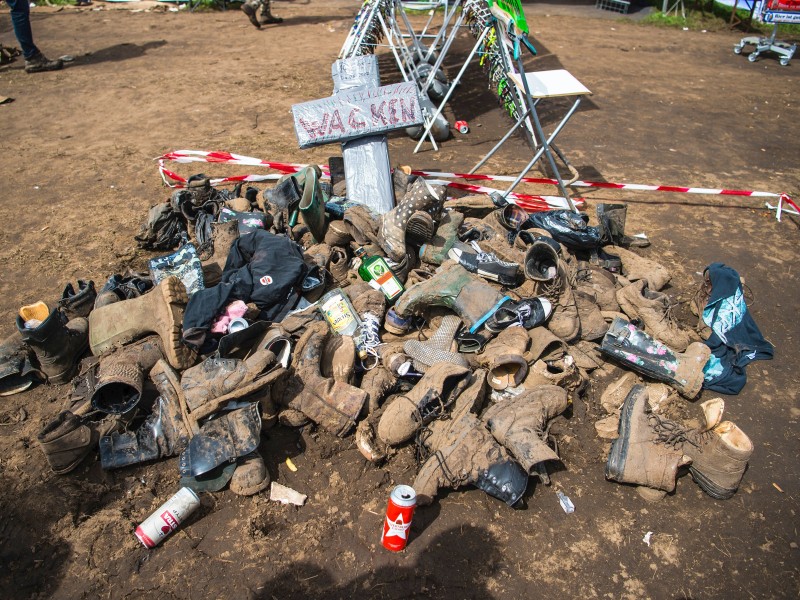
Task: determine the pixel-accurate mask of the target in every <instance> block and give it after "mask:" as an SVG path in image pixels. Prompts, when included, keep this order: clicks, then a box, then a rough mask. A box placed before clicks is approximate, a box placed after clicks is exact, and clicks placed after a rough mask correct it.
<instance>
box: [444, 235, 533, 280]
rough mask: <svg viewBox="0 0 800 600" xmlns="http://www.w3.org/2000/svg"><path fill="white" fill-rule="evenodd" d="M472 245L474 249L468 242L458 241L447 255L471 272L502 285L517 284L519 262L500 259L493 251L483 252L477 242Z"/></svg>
mask: <svg viewBox="0 0 800 600" xmlns="http://www.w3.org/2000/svg"><path fill="white" fill-rule="evenodd" d="M472 246H473V248H474V251H471V249H470V248H469V247H468V246H467V245H466V244H463V243H460V242H459V243H456V245H455V246H453V247H452V248H451V249H450V251H449V252H448V253H447V255H448V256H449V257H450V258H451V259H453V260H454V261H456V262H457V263H459V264H460V265H461V266H462V267H464V268H465V269H466V270H467V271H469V272H471V273H477V274H478V275H480V276H481V277H484V278H486V279H490V280H492V281H497V282H499V283H500V284H501V285H516V282H517V272H518V270H519V265H518V264H516V263H512V262H506V261H504V260H500V259H499V258H497V256H496V255H495V254H494V253H492V252H483V251H482V250H481V249H480V246H478V244H477V243H475V242H472Z"/></svg>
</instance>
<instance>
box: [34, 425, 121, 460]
mask: <svg viewBox="0 0 800 600" xmlns="http://www.w3.org/2000/svg"><path fill="white" fill-rule="evenodd" d="M113 425H114V423H113V421H112V420H103V421H99V422H93V421H89V420H88V419H86V418H84V417H79V416H77V415H75V414H73V413H71V412H70V411H68V410H65V411H63V412H61V413H59V415H58V416H57V417H56V418H55V419H54V420H53V421H52V422H50V423H48V424H47V426H45V428H44V429H42V431H41V432H40V433H39V435H38V437H37V439H38V441H39V447H40V448H41V449H42V452H44V455H45V458H46V459H47V463H48V464H49V465H50V468H51V469H52V470H53V472H54V473H57V474H59V475H62V474H64V473H69V472H70V471H72V470H73V469H75V468H76V467H77V466H78V465H79V464H80V463H81V461H83V459H84V458H86V457H87V456H88V455H89V454H91V453H92V452H93V451H94V449H95V448H96V446H97V442H98V440H99V439H100V436H101V435H104V434H105V433H107V431H108V428H109V427H110V426H111V427H113Z"/></svg>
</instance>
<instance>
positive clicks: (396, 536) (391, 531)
mask: <svg viewBox="0 0 800 600" xmlns="http://www.w3.org/2000/svg"><path fill="white" fill-rule="evenodd" d="M416 507H417V492H415V491H414V488H412V487H411V486H410V485H398V486H397V487H396V488H394V489H393V490H392V494H391V495H390V496H389V505H388V506H387V507H386V519H385V520H384V521H383V534H382V535H381V543H382V544H383V547H384V548H386V549H387V550H391V551H392V552H400V550H403V549H404V548H405V547H406V544H407V543H408V531H409V529H411V518H412V517H413V516H414V509H415V508H416Z"/></svg>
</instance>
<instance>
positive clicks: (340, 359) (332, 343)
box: [320, 335, 356, 384]
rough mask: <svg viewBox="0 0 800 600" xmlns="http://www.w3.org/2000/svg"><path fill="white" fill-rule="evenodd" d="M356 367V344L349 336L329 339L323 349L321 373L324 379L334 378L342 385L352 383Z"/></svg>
mask: <svg viewBox="0 0 800 600" xmlns="http://www.w3.org/2000/svg"><path fill="white" fill-rule="evenodd" d="M355 367H356V343H355V341H354V340H353V338H352V337H350V336H349V335H337V336H333V337H330V338H328V341H327V343H326V344H325V347H324V348H323V349H322V357H321V358H320V371H321V373H322V376H323V377H333V378H334V379H335V380H336V381H341V382H342V383H347V384H349V383H351V382H352V380H353V373H354V372H355Z"/></svg>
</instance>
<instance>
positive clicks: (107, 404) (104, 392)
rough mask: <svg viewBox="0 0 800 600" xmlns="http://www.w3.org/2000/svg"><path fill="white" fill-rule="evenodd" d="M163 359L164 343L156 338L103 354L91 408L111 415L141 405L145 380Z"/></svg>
mask: <svg viewBox="0 0 800 600" xmlns="http://www.w3.org/2000/svg"><path fill="white" fill-rule="evenodd" d="M161 358H163V354H162V350H161V340H160V338H159V337H158V336H157V335H151V336H148V337H146V338H144V339H142V340H139V341H138V342H135V343H133V344H129V345H127V346H123V347H122V348H119V349H117V350H116V351H114V352H111V353H110V354H104V355H103V356H102V357H100V366H99V368H98V370H97V382H96V383H95V385H94V390H93V391H92V396H91V403H92V408H94V409H95V410H100V411H102V412H105V413H112V414H123V413H126V412H128V411H129V410H130V409H132V408H133V407H134V406H136V405H137V404H138V402H139V399H140V398H141V396H142V390H143V388H144V382H145V377H146V376H147V374H148V373H150V369H152V368H153V367H154V366H155V364H156V362H157V361H158V360H159V359H161Z"/></svg>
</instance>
